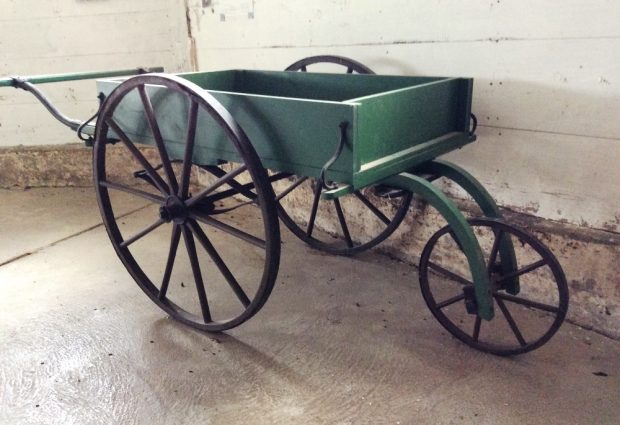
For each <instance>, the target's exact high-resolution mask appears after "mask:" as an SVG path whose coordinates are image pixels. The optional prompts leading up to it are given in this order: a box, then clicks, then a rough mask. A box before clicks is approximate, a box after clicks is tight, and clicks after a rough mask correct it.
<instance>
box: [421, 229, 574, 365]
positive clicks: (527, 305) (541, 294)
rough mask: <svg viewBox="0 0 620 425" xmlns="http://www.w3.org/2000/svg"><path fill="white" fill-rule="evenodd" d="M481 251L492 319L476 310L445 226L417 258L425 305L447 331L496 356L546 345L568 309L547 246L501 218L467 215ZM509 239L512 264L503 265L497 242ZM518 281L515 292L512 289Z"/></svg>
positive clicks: (565, 292) (561, 275)
mask: <svg viewBox="0 0 620 425" xmlns="http://www.w3.org/2000/svg"><path fill="white" fill-rule="evenodd" d="M469 224H470V225H471V226H472V228H473V230H474V234H475V235H476V237H477V239H478V242H479V243H480V246H481V248H482V250H483V253H484V255H485V261H486V265H487V271H488V274H489V280H490V281H491V285H492V288H491V289H492V294H493V301H494V304H495V305H494V307H495V318H493V319H492V320H491V321H484V320H482V319H481V318H480V317H479V316H478V315H477V314H476V312H475V311H476V306H475V299H474V296H473V281H472V278H471V275H470V273H469V268H468V266H467V259H466V258H465V254H464V253H463V251H462V250H461V249H460V248H459V245H458V243H457V242H456V241H455V238H454V235H453V233H452V231H451V227H450V226H446V227H444V228H442V229H440V230H439V231H438V232H437V233H435V234H434V235H433V236H432V237H431V238H430V240H429V241H428V243H427V244H426V246H425V247H424V250H423V252H422V256H421V258H420V271H419V273H420V287H421V290H422V295H423V297H424V300H425V301H426V304H427V305H428V307H429V309H430V310H431V312H432V313H433V315H434V316H435V318H437V320H438V321H439V323H441V325H442V326H443V327H444V328H446V329H447V330H448V331H449V332H450V333H451V334H452V335H454V336H455V337H456V338H458V339H460V340H461V341H463V342H464V343H466V344H467V345H469V346H471V347H474V348H476V349H478V350H481V351H485V352H488V353H492V354H496V355H502V356H506V355H514V354H521V353H525V352H528V351H531V350H534V349H536V348H539V347H540V346H542V345H543V344H545V343H546V342H547V341H549V339H550V338H551V337H552V336H553V334H555V333H556V332H557V330H558V329H559V327H560V325H561V324H562V322H563V321H564V318H565V317H566V312H567V310H568V285H567V283H566V277H565V276H564V272H563V271H562V268H561V266H560V264H559V262H558V260H557V259H556V258H555V256H554V255H553V254H552V253H551V251H550V250H549V249H548V248H547V247H545V246H544V245H543V244H542V243H541V242H540V241H539V240H538V239H536V238H535V237H534V236H533V235H531V234H530V233H528V232H525V231H524V230H521V229H518V228H516V227H514V226H511V225H509V224H507V223H505V222H503V221H501V220H497V219H489V218H476V219H471V220H469ZM505 239H511V241H512V245H513V246H514V250H515V258H516V264H515V266H513V268H512V269H509V270H506V267H505V264H506V263H509V264H512V261H508V262H504V263H502V258H501V252H502V250H501V249H500V246H501V245H502V244H505V243H506V242H507V241H506V240H505ZM517 280H518V286H519V287H520V289H519V291H518V293H517V294H512V293H511V292H516V291H514V286H513V285H514V284H515V282H516V281H517Z"/></svg>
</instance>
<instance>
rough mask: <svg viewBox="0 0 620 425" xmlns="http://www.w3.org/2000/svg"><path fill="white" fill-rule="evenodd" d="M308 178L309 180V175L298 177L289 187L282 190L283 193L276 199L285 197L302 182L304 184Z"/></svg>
mask: <svg viewBox="0 0 620 425" xmlns="http://www.w3.org/2000/svg"><path fill="white" fill-rule="evenodd" d="M306 180H308V176H304V177H299V178H297V179H296V180H295V181H294V182H293V183H292V184H291V185H290V186H289V187H287V188H286V189H284V191H282V193H280V194H279V195H278V196H276V201H279V200H281V199H282V198H284V197H285V196H286V195H288V194H289V193H291V192H292V191H293V189H295V188H296V187H297V186H299V185H300V184H302V183H303V182H305V181H306Z"/></svg>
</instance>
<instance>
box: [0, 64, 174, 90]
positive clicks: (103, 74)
mask: <svg viewBox="0 0 620 425" xmlns="http://www.w3.org/2000/svg"><path fill="white" fill-rule="evenodd" d="M163 70H164V68H162V67H154V68H132V69H122V70H117V71H96V72H74V73H67V74H48V75H32V76H29V77H5V78H0V87H16V84H17V83H16V82H17V81H27V82H29V83H31V84H46V83H59V82H62V81H77V80H90V79H96V78H112V77H123V76H128V75H137V74H145V73H149V72H163Z"/></svg>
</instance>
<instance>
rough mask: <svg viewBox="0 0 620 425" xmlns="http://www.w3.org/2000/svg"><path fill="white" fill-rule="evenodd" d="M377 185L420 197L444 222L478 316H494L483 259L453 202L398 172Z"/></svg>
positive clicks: (438, 191)
mask: <svg viewBox="0 0 620 425" xmlns="http://www.w3.org/2000/svg"><path fill="white" fill-rule="evenodd" d="M381 183H383V184H386V185H388V186H392V187H396V188H399V189H404V190H408V191H410V192H413V193H416V194H418V195H420V196H421V197H422V198H424V199H425V200H426V201H427V202H428V203H429V204H430V205H431V206H433V207H434V208H435V209H436V210H437V211H439V213H440V214H441V215H442V216H443V217H444V218H445V219H446V221H447V222H448V224H449V225H450V226H451V227H452V230H453V231H454V234H455V235H456V238H457V239H458V241H459V243H460V245H461V247H462V249H463V252H464V253H465V256H466V257H467V261H468V264H469V268H470V271H471V274H472V278H473V281H474V289H475V294H476V302H477V304H478V315H479V316H480V317H481V318H483V319H485V320H491V319H492V318H493V315H494V314H493V299H492V294H491V283H490V282H489V276H488V274H487V270H486V266H485V261H484V256H483V254H482V250H481V249H480V245H479V244H478V239H476V236H475V235H474V232H473V230H472V228H471V226H470V225H469V223H467V220H466V219H465V217H464V216H463V214H461V212H460V211H459V209H458V208H457V206H456V205H455V204H454V202H452V201H451V200H450V199H448V197H447V196H446V195H445V194H444V193H442V192H441V191H440V190H439V189H438V188H437V187H435V186H433V184H431V183H429V182H428V181H427V180H425V179H423V178H421V177H418V176H415V175H413V174H409V173H401V174H399V175H397V176H392V177H389V178H387V179H385V180H383V181H382V182H381Z"/></svg>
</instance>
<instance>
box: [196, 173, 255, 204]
mask: <svg viewBox="0 0 620 425" xmlns="http://www.w3.org/2000/svg"><path fill="white" fill-rule="evenodd" d="M247 169H248V167H247V165H245V164H243V165H242V166H240V167H237V168H235V169H234V170H232V171H230V172H228V173H226V174H224V175H223V176H222V177H220V178H218V179H217V180H215V181H214V182H213V183H211V184H210V185H209V186H208V187H207V188H205V189H203V190H201V191H200V192H199V193H198V194H197V195H196V196H192V197H191V198H190V199H188V200H187V201H185V205H186V206H187V207H188V208H191V207H192V205H194V204H196V203H197V202H199V201H200V200H201V199H203V198H204V197H205V196H207V195H208V194H209V193H211V192H213V191H214V190H215V189H217V188H218V187H220V186H222V185H223V184H228V182H229V181H230V180H232V179H234V178H235V177H237V176H238V175H239V174H241V173H243V172H244V171H246V170H247Z"/></svg>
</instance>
